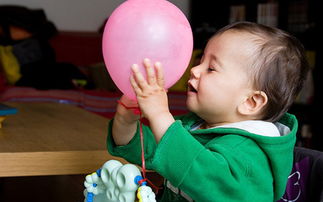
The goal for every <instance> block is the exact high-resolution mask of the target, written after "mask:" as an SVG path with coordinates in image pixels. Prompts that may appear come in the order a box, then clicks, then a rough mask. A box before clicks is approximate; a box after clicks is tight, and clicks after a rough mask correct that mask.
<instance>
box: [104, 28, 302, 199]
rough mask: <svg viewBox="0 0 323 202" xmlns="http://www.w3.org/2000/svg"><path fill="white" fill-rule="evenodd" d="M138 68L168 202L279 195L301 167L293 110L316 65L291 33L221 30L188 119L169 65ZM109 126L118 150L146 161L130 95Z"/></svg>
mask: <svg viewBox="0 0 323 202" xmlns="http://www.w3.org/2000/svg"><path fill="white" fill-rule="evenodd" d="M144 66H145V67H146V73H147V78H145V77H144V76H143V74H142V73H141V72H140V71H139V69H138V66H137V65H133V67H132V70H133V76H132V77H131V79H130V81H131V84H132V86H133V89H134V91H135V93H136V96H137V103H138V105H139V108H140V110H141V112H142V114H143V116H144V117H145V118H147V119H148V121H149V127H148V126H143V133H144V135H145V142H144V145H145V159H146V166H147V168H149V169H152V170H155V171H156V172H158V173H159V174H161V175H162V176H163V177H164V178H165V179H166V180H165V181H166V182H165V190H164V192H163V195H162V198H161V199H160V200H161V201H172V202H174V201H202V202H205V201H226V202H227V201H248V202H250V201H275V200H278V199H279V198H280V197H281V196H282V195H283V193H284V191H285V187H286V182H287V178H288V176H289V174H290V172H291V168H292V163H293V149H294V144H295V140H296V132H297V120H296V118H295V116H293V115H291V114H289V113H286V112H287V110H288V109H289V107H290V106H291V105H292V103H293V101H294V99H295V97H296V95H297V94H298V92H299V91H300V89H301V88H302V84H303V81H304V78H305V75H306V74H307V71H308V67H307V63H306V60H305V56H304V50H303V47H302V45H301V44H300V43H299V42H298V40H296V39H295V38H294V37H292V36H291V35H289V34H287V33H285V32H283V31H281V30H279V29H276V28H271V27H267V26H264V25H259V24H256V23H250V22H238V23H234V24H231V25H228V26H226V27H224V28H222V29H221V30H219V31H218V32H217V33H216V34H215V35H214V36H213V37H212V38H211V39H210V40H209V42H208V44H207V46H206V48H205V50H204V55H203V57H202V59H201V63H200V64H199V65H198V66H196V67H193V68H192V69H191V77H190V79H189V81H188V92H187V102H186V103H187V107H188V109H189V110H190V111H191V112H190V113H188V114H186V115H182V116H179V117H173V116H172V115H171V113H170V111H169V107H168V99H167V91H166V90H165V89H164V75H163V71H162V65H161V64H160V63H159V62H157V63H156V64H155V65H154V66H153V65H152V64H151V63H150V61H149V60H148V59H145V60H144ZM121 102H122V103H123V105H120V104H119V105H118V106H117V112H116V114H115V117H114V119H113V120H112V121H111V122H110V125H109V135H108V142H107V144H108V150H109V152H110V153H111V154H113V155H116V156H121V157H123V158H125V159H126V160H128V161H129V162H132V163H136V164H141V154H140V152H141V150H140V137H139V129H138V120H139V118H140V117H139V116H138V115H135V114H134V113H133V112H132V111H131V110H129V109H128V108H126V107H124V105H125V106H129V107H131V106H136V105H137V103H136V102H134V101H131V100H129V99H128V98H126V97H125V96H123V97H121Z"/></svg>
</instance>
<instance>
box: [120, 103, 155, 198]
mask: <svg viewBox="0 0 323 202" xmlns="http://www.w3.org/2000/svg"><path fill="white" fill-rule="evenodd" d="M117 102H118V103H119V104H121V105H122V106H123V107H125V108H126V109H130V110H132V112H133V113H134V114H136V115H140V119H139V120H140V124H139V131H140V146H141V164H142V166H141V167H142V175H143V179H142V180H141V182H144V181H147V182H148V183H149V184H150V185H151V186H152V187H153V188H154V189H155V192H156V194H157V193H158V190H159V189H161V188H159V187H157V186H156V185H154V184H153V183H152V182H151V181H150V180H148V179H147V178H146V161H145V149H144V132H143V127H142V125H143V116H142V113H141V110H140V108H139V107H129V106H127V105H125V104H124V103H123V102H121V101H120V100H118V101H117Z"/></svg>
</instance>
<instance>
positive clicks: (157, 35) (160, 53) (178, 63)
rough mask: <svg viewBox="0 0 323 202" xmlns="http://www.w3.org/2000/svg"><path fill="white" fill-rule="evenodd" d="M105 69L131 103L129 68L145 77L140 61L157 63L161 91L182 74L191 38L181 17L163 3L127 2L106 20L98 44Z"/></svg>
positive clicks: (150, 0)
mask: <svg viewBox="0 0 323 202" xmlns="http://www.w3.org/2000/svg"><path fill="white" fill-rule="evenodd" d="M102 48H103V49H102V50H103V56H104V61H105V64H106V68H107V70H108V72H109V74H110V76H111V78H112V80H113V81H114V83H115V84H116V86H117V87H118V88H119V89H120V90H121V91H122V92H123V94H125V95H126V96H127V97H129V98H131V99H135V93H134V92H133V89H132V87H131V84H130V81H129V78H130V75H131V65H132V64H138V65H139V68H140V71H141V72H142V73H143V74H145V72H146V71H145V70H144V66H143V64H142V63H143V60H144V58H149V59H150V60H151V61H152V63H155V62H157V61H158V62H161V63H162V65H163V69H164V75H166V77H165V88H166V89H168V88H169V87H171V86H172V85H173V84H174V83H175V82H176V81H177V80H178V79H179V78H180V77H181V76H182V75H183V73H184V72H185V69H186V68H187V66H188V64H189V61H190V58H191V54H192V50H193V35H192V30H191V27H190V24H189V22H188V20H187V19H186V17H185V15H184V14H183V13H182V12H181V10H179V9H178V8H177V7H176V6H174V5H173V4H172V3H170V2H169V1H166V0H127V1H125V2H124V3H122V4H121V5H120V6H119V7H117V8H116V9H115V10H114V11H113V13H112V14H111V16H110V17H109V19H108V21H107V23H106V25H105V29H104V33H103V40H102Z"/></svg>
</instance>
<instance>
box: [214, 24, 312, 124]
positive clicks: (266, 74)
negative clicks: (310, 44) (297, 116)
mask: <svg viewBox="0 0 323 202" xmlns="http://www.w3.org/2000/svg"><path fill="white" fill-rule="evenodd" d="M229 30H230V31H238V32H246V33H250V34H252V35H254V36H255V37H254V38H255V40H253V41H252V42H254V44H255V46H256V49H255V59H254V60H253V63H252V64H251V68H250V69H251V72H252V74H251V76H252V77H253V86H254V88H255V89H256V90H260V91H263V92H265V93H266V95H267V97H268V103H267V105H266V106H265V107H264V109H263V110H262V120H266V121H272V122H274V121H277V120H278V119H279V118H281V116H282V115H283V114H284V113H285V112H287V111H288V109H289V108H290V106H291V105H292V104H293V102H294V100H295V98H296V96H297V95H298V93H299V92H300V90H301V89H302V86H303V83H304V80H305V78H306V75H307V72H308V70H309V67H308V64H307V60H306V57H305V51H304V47H303V45H302V44H301V43H300V42H299V41H298V40H297V39H296V38H295V37H293V36H292V35H290V34H288V33H287V32H285V31H282V30H280V29H277V28H273V27H268V26H265V25H261V24H257V23H252V22H237V23H233V24H230V25H227V26H225V27H223V28H222V29H220V30H219V31H218V32H217V33H216V35H219V34H221V33H224V32H226V31H229ZM216 35H215V36H216Z"/></svg>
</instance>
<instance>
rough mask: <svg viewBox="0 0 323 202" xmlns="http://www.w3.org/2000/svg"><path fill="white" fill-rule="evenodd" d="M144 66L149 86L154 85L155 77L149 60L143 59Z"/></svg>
mask: <svg viewBox="0 0 323 202" xmlns="http://www.w3.org/2000/svg"><path fill="white" fill-rule="evenodd" d="M144 65H145V68H146V72H147V81H148V83H149V84H155V83H156V75H155V69H154V67H153V66H152V65H151V62H150V60H149V59H147V58H146V59H144Z"/></svg>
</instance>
